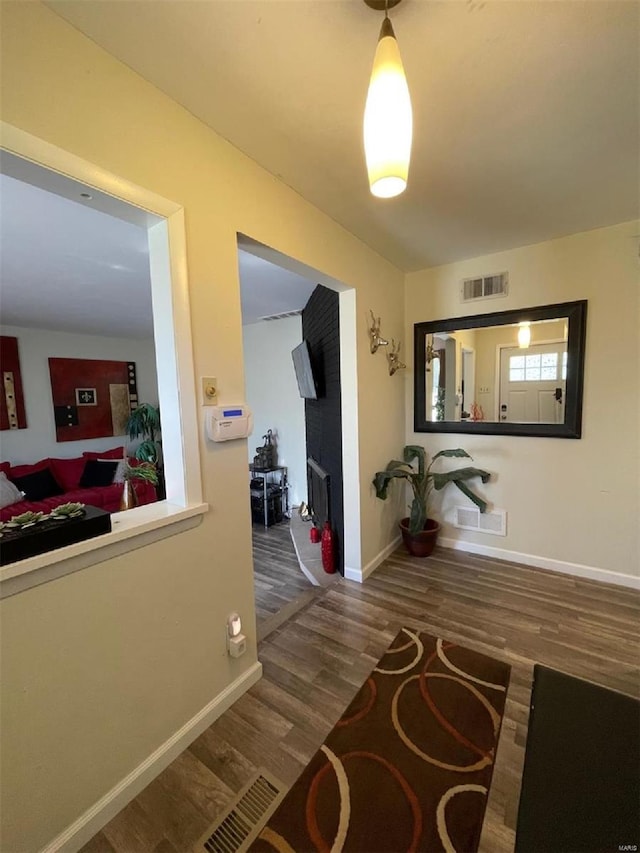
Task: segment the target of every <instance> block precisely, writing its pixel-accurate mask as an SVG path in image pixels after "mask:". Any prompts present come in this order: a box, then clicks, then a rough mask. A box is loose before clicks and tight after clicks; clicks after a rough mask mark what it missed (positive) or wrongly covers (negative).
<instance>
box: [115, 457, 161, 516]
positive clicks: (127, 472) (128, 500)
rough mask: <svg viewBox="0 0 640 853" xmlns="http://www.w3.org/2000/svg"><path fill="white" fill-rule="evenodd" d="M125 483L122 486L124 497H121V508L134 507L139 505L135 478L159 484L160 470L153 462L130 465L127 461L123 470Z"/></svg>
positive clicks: (155, 484)
mask: <svg viewBox="0 0 640 853" xmlns="http://www.w3.org/2000/svg"><path fill="white" fill-rule="evenodd" d="M122 476H123V479H124V485H123V487H122V497H121V499H120V509H121V510H125V509H132V508H133V507H134V506H137V505H138V498H137V496H136V491H135V487H134V484H133V481H134V480H144V481H145V482H147V483H151V485H152V486H157V485H158V470H157V468H156V466H155V465H154V464H153V462H141V463H140V464H139V465H130V464H129V463H128V462H125V464H124V469H123V471H122Z"/></svg>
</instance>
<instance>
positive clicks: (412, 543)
mask: <svg viewBox="0 0 640 853" xmlns="http://www.w3.org/2000/svg"><path fill="white" fill-rule="evenodd" d="M400 532H401V533H402V541H403V542H404V544H405V547H406V549H407V551H408V552H409V553H410V554H411V555H412V556H413V557H428V556H429V554H431V552H432V551H433V549H434V548H435V546H436V541H437V539H438V533H440V525H439V524H438V522H437V521H434V520H433V519H432V518H428V519H427V521H426V523H425V525H424V529H423V530H421V531H420V532H419V533H409V519H408V518H403V519H402V521H401V522H400Z"/></svg>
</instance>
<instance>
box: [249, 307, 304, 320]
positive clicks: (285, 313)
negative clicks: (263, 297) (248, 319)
mask: <svg viewBox="0 0 640 853" xmlns="http://www.w3.org/2000/svg"><path fill="white" fill-rule="evenodd" d="M300 314H302V308H300V309H299V310H298V311H283V312H282V314H267V315H266V316H265V317H258V320H284V319H285V317H299V316H300Z"/></svg>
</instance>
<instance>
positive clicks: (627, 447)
mask: <svg viewBox="0 0 640 853" xmlns="http://www.w3.org/2000/svg"><path fill="white" fill-rule="evenodd" d="M638 228H639V223H637V222H628V223H623V224H621V225H616V226H613V227H610V228H602V229H597V230H594V231H588V232H584V233H581V234H575V235H573V236H571V237H565V238H562V239H559V240H552V241H549V242H546V243H540V244H537V245H533V246H525V247H523V248H520V249H513V250H511V251H508V252H501V253H498V254H495V255H488V256H485V257H482V258H474V259H471V260H467V261H461V262H459V263H455V264H448V265H446V266H442V267H437V268H434V269H430V270H423V271H420V272H415V273H410V274H409V275H407V276H406V284H405V311H406V328H405V336H406V337H407V340H409V339H410V337H412V335H413V323H415V322H424V321H427V320H438V319H444V318H447V317H460V316H463V315H470V314H474V313H478V314H480V313H485V312H488V311H491V310H500V311H505V310H509V309H515V308H528V307H532V306H535V305H547V304H552V303H556V302H569V301H572V300H577V299H587V300H588V317H587V350H586V367H585V387H584V409H583V420H582V425H583V433H582V438H581V439H579V440H570V439H556V438H525V437H519V436H482V435H479V436H467V435H456V434H455V433H453V434H450V435H437V434H422V433H414V432H413V394H412V382H413V371H412V370H408V371H407V377H406V380H405V384H406V388H407V441H408V442H410V443H412V444H413V443H416V444H422V445H424V446H425V447H426V448H427V450H428V452H433V451H437V450H441V449H443V448H445V447H458V446H461V447H463V448H464V449H465V450H467V451H468V452H469V453H471V455H472V456H473V457H474V460H475V463H476V464H477V465H478V466H479V467H481V468H486V469H487V470H489V471H491V472H493V474H494V477H493V479H492V481H491V482H490V483H488V484H487V485H486V486H482V487H481V488H480V491H481V492H482V493H483V494H484V495H485V496H486V497H487V498H488V500H489V501H490V502H491V503H492V504H493V505H494V506H496V507H500V508H502V509H506V510H507V512H508V514H509V515H508V535H507V537H506V539H505V538H502V537H497V536H490V535H486V534H479V533H474V532H470V531H467V530H459V529H457V528H454V527H452V526H451V525H450V524H448V523H447V524H445V531H444V534H445V536H448V537H450V538H452V539H458V540H459V539H462V540H465V541H467V542H472V543H476V544H479V545H485V546H491V547H494V548H501V549H506V550H507V551H511V552H516V553H519V554H529V555H535V556H538V557H544V558H547V559H550V560H555V561H563V562H568V563H574V564H579V565H581V566H589V567H595V568H598V569H604V570H607V571H610V572H618V573H621V574H626V575H634V576H638V575H640V559H639V555H638V517H639V499H640V490H639V489H638V483H639V482H640V462H639V455H640V444H639V436H638V413H639V402H640V398H639V394H640V376H639V367H640V365H639V361H638V337H639V335H638V328H639V323H638V293H639V289H640V288H639V278H640V277H639V267H638V240H637V235H638ZM479 270H481V271H483V272H484V271H492V270H493V271H495V272H499V271H502V270H508V271H509V295H508V296H507V297H506V298H504V299H500V300H492V301H491V302H486V301H484V302H478V303H476V304H475V305H474V304H466V305H465V304H462V303H461V302H460V301H459V285H460V281H461V280H462V279H463V278H466V277H472V276H475V275H477V274H478V271H479ZM443 499H444V501H443V503H442V504H437V505H436V509H439V511H440V512H441V514H442V513H444V518H445V520H446V519H450V517H451V508H452V507H453V506H454V505H455V504H458V503H461V502H463V501H464V498H463V497H462V495H460V494H459V493H458V492H456V490H455V489H452V490H449V491H448V492H447V493H446V494H444V493H443Z"/></svg>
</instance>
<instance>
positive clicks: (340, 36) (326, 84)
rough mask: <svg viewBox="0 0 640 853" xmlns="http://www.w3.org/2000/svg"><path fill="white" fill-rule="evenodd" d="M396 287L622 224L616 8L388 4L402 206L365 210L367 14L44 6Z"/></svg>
mask: <svg viewBox="0 0 640 853" xmlns="http://www.w3.org/2000/svg"><path fill="white" fill-rule="evenodd" d="M48 5H49V7H50V8H52V9H53V10H54V11H56V12H57V13H58V14H60V15H61V16H63V17H64V18H66V19H67V20H68V21H69V22H71V23H72V24H73V25H74V26H76V27H78V28H79V29H80V30H82V31H83V32H85V33H86V34H87V35H88V36H89V37H90V38H92V39H93V40H94V41H96V42H97V43H98V44H99V45H101V46H102V47H103V48H105V49H106V50H107V51H109V52H110V53H111V54H113V55H114V56H116V57H117V58H118V59H120V60H122V61H123V62H125V63H126V64H127V65H129V66H130V67H131V68H133V69H134V70H135V71H137V72H138V73H140V74H141V75H142V76H143V77H145V78H146V79H147V80H149V81H151V82H152V83H153V84H155V85H156V86H158V87H159V88H160V89H161V90H163V91H164V92H166V93H167V94H168V95H169V96H170V97H172V98H174V99H175V100H176V101H178V102H179V103H181V104H183V105H184V106H185V107H186V108H187V109H188V110H190V111H191V112H192V113H193V114H194V115H195V116H197V117H199V118H200V119H202V120H203V121H204V122H206V123H207V124H209V125H210V126H211V127H212V128H214V129H215V130H217V131H218V132H219V133H220V134H221V135H222V136H224V137H226V138H227V139H228V140H230V141H231V142H232V143H233V144H234V145H236V146H237V147H238V148H239V149H241V150H242V151H244V152H246V153H247V154H248V155H249V156H250V157H252V158H253V159H254V160H256V161H257V162H258V163H260V164H261V165H263V166H264V167H265V168H266V169H268V170H269V171H270V172H272V173H273V174H275V175H277V176H279V177H280V178H281V179H282V180H283V181H284V182H285V183H287V184H289V185H290V186H291V187H293V188H294V189H295V190H297V191H298V192H299V193H300V194H301V195H303V196H304V197H305V198H307V199H309V200H310V201H311V202H313V203H314V204H315V205H317V206H318V207H319V208H320V209H322V210H324V211H325V212H326V213H327V214H329V216H331V217H332V218H333V219H335V220H336V221H337V222H339V223H341V224H342V225H344V226H345V227H346V228H347V229H348V230H349V231H351V232H353V233H354V234H356V235H357V236H358V237H360V238H361V239H362V240H363V241H364V242H366V243H368V244H369V245H370V246H372V247H373V248H375V249H376V250H377V251H379V252H380V253H381V254H382V255H384V256H386V257H387V258H389V259H390V260H391V261H393V262H394V263H395V264H396V265H397V266H399V267H400V268H402V269H405V270H414V269H420V268H424V267H428V266H433V265H436V264H442V263H446V262H450V261H453V260H458V259H462V258H468V257H475V256H478V255H481V254H485V253H489V252H494V251H499V250H503V249H508V248H513V247H516V246H521V245H526V244H530V243H534V242H538V241H542V240H547V239H551V238H554V237H558V236H562V235H565V234H569V233H575V232H578V231H582V230H588V229H590V228H596V227H600V226H604V225H609V224H613V223H615V222H621V221H625V220H628V219H632V218H634V217H636V216H637V215H638V178H639V159H640V158H639V153H638V152H639V150H640V139H639V130H638V125H639V99H638V95H639V83H638V79H639V78H638V70H639V52H638V36H639V32H640V30H639V15H640V5H639V4H637V3H635V2H632V1H631V2H630V0H613V2H609V0H598V2H594V0H554V2H549V1H548V0H512V2H505V0H434V2H430V0H403V2H402V3H401V4H400V5H399V6H398V7H397V8H395V9H393V10H392V12H391V18H392V21H393V24H394V27H395V31H396V35H397V37H398V41H399V44H400V49H401V53H402V57H403V60H404V64H405V69H406V72H407V78H408V82H409V88H410V91H411V96H412V101H413V109H414V141H413V157H412V164H411V169H410V173H409V187H408V189H407V191H406V192H405V193H404V194H403V195H401V196H399V197H398V198H395V199H388V200H385V199H376V198H373V197H372V196H371V195H370V193H369V191H368V186H367V182H366V173H365V167H364V157H363V149H362V113H363V108H364V101H365V97H366V91H367V85H368V77H369V73H370V69H371V63H372V60H373V53H374V50H375V44H376V39H377V35H378V30H379V27H380V23H381V15H380V13H376V12H373V11H371V10H370V9H369V8H368V7H367V6H365V4H364V3H363V2H361V0H293V2H291V1H290V2H283V0H242V2H240V0H215V2H179V1H178V0H173V2H161V0H128V2H126V3H123V2H120V0H100V2H93V3H88V2H86V0H50V2H49V3H48Z"/></svg>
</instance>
